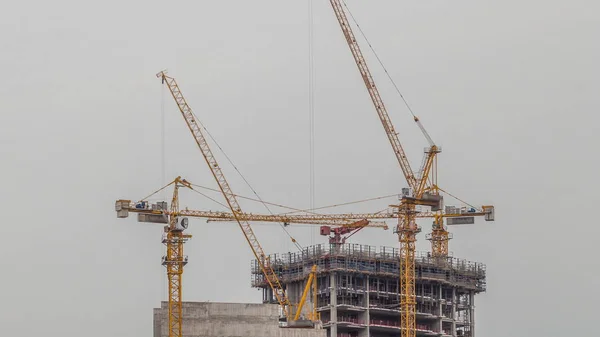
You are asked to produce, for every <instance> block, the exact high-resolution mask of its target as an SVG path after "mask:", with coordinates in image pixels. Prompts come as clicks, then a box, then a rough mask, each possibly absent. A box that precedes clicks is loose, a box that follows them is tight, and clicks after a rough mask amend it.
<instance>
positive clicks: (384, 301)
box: [251, 244, 486, 337]
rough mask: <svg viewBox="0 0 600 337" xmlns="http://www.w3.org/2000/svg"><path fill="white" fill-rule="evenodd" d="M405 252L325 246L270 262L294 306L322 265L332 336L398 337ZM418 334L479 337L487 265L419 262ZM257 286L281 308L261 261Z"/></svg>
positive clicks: (322, 302) (420, 256)
mask: <svg viewBox="0 0 600 337" xmlns="http://www.w3.org/2000/svg"><path fill="white" fill-rule="evenodd" d="M398 252H399V250H398V249H397V248H392V247H379V248H377V247H374V246H368V245H360V244H320V245H315V246H310V247H306V248H304V249H303V250H302V251H300V252H293V253H292V252H290V253H284V254H273V255H270V256H269V261H270V263H271V265H272V267H273V270H274V271H275V273H276V274H277V276H278V277H279V279H280V281H281V282H282V284H283V285H284V287H285V288H286V292H287V294H288V296H289V297H290V300H292V303H294V302H295V301H296V302H297V299H298V298H299V296H301V291H302V288H303V284H304V282H305V281H306V279H307V278H308V275H309V274H310V271H311V268H312V266H313V265H315V264H316V265H317V267H318V268H317V284H318V291H317V298H316V299H313V298H310V301H311V303H313V301H316V303H317V307H318V310H319V311H320V313H321V319H322V321H323V326H324V327H325V328H327V329H329V336H330V337H334V336H335V337H361V336H371V337H388V336H397V334H398V332H399V329H400V321H399V317H400V315H399V314H400V308H399V304H400V295H399V294H398V289H399V285H398V281H399V255H398ZM415 277H416V287H415V291H416V297H417V306H416V309H417V314H416V318H417V335H420V336H440V335H442V336H464V337H474V336H475V331H474V319H473V318H474V296H475V295H476V294H478V293H481V292H484V291H485V289H486V283H485V280H486V270H485V265H484V264H482V263H477V262H472V261H467V260H463V259H458V258H454V257H443V258H440V257H432V256H431V255H430V254H429V253H417V254H416V255H415ZM251 278H252V279H251V284H252V287H255V288H260V289H262V290H263V302H264V303H276V300H275V298H274V296H273V294H272V292H271V289H270V287H269V285H268V283H267V282H266V281H265V279H264V275H263V273H262V272H261V269H260V266H259V265H258V263H257V261H256V260H253V261H252V266H251Z"/></svg>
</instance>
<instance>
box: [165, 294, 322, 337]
mask: <svg viewBox="0 0 600 337" xmlns="http://www.w3.org/2000/svg"><path fill="white" fill-rule="evenodd" d="M278 308H279V306H278V305H276V304H258V303H213V302H184V303H183V323H182V325H183V326H182V330H183V337H242V336H243V337H326V336H327V332H326V330H324V329H292V328H280V327H279V323H278V319H279V309H278ZM168 320H169V315H168V306H167V302H162V303H161V307H160V308H156V309H154V337H168V336H169V331H168V330H169V328H168V326H169V321H168Z"/></svg>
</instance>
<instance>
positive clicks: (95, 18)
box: [0, 0, 600, 337]
mask: <svg viewBox="0 0 600 337" xmlns="http://www.w3.org/2000/svg"><path fill="white" fill-rule="evenodd" d="M313 1H314V22H315V32H314V46H315V50H314V56H315V81H316V82H315V141H316V153H315V174H316V194H315V196H316V200H315V203H316V205H317V206H319V205H329V204H335V203H341V202H346V201H351V200H358V199H364V198H369V197H375V196H381V195H388V194H393V193H398V192H399V191H400V188H401V187H403V186H404V179H403V177H402V175H401V171H400V169H399V167H398V165H397V162H396V160H395V158H394V156H393V153H392V151H391V148H390V145H389V144H388V141H387V139H386V137H385V134H384V132H383V129H382V128H381V125H380V122H379V120H378V118H377V116H376V113H375V111H374V110H373V107H372V104H371V102H370V100H369V97H368V95H367V92H366V91H365V89H364V85H363V83H362V81H361V79H360V76H359V74H358V71H357V69H356V66H355V65H354V62H353V60H352V57H351V55H350V53H349V50H348V47H347V46H346V45H345V41H344V39H343V36H342V34H341V31H340V29H339V27H338V26H337V22H336V21H335V18H334V16H333V13H332V10H331V8H330V7H329V2H328V1H325V0H321V1H318V0H313ZM348 4H349V6H350V8H351V9H352V10H353V13H354V15H355V16H356V17H357V19H358V21H359V23H360V24H361V26H362V28H363V29H364V31H365V33H366V34H367V36H368V37H369V39H370V41H371V42H372V44H373V46H374V47H375V48H376V50H377V52H378V53H379V55H380V57H381V58H382V59H383V61H384V63H385V64H386V66H387V68H388V70H389V72H390V73H391V75H392V76H393V78H394V79H395V81H396V82H397V84H398V85H399V87H400V88H401V90H402V91H403V93H404V95H405V97H406V98H407V100H408V101H409V102H410V103H411V104H412V106H413V108H414V110H415V111H416V112H417V114H418V115H419V116H421V119H422V121H423V123H424V124H425V126H426V127H427V129H428V130H429V133H430V134H431V136H432V137H433V138H434V139H435V140H436V142H437V143H439V144H440V145H442V147H443V153H442V154H441V155H440V184H441V185H442V187H444V188H445V189H446V190H448V191H450V192H452V193H454V194H456V195H458V196H460V197H462V198H464V199H466V200H468V201H469V202H473V203H476V204H486V203H493V204H494V205H496V209H497V221H496V222H495V223H489V222H483V221H478V222H477V224H476V225H474V226H466V227H460V228H452V232H453V233H454V237H455V238H454V240H452V241H451V242H450V250H451V251H452V252H453V253H454V255H455V256H457V257H461V258H468V259H471V260H476V261H480V262H483V263H486V264H487V266H488V291H487V293H485V294H483V295H480V296H478V297H477V314H476V316H477V321H476V324H477V331H478V335H479V336H485V337H500V336H507V335H519V336H565V335H583V334H589V331H590V328H592V329H593V324H592V323H593V322H594V320H595V319H596V316H597V313H598V309H597V302H598V300H600V291H599V290H598V287H597V281H596V280H597V278H598V275H599V271H598V270H599V262H598V260H597V258H596V256H597V252H596V249H595V248H596V246H597V242H596V240H595V239H596V238H597V237H598V234H600V229H598V228H599V227H598V226H597V224H596V223H595V221H594V220H593V210H594V209H595V207H596V206H597V200H598V197H597V187H598V183H597V181H596V178H595V176H596V175H597V172H598V161H597V158H596V157H597V156H596V155H595V153H596V151H597V149H598V145H599V144H600V142H599V136H598V132H597V130H598V127H597V125H598V124H597V123H598V120H599V118H598V110H599V107H600V99H599V97H600V96H599V95H598V92H599V91H600V82H599V80H598V78H599V75H600V72H599V70H598V69H599V68H598V65H597V61H598V59H600V47H599V45H598V38H599V33H600V22H599V20H598V10H599V9H600V5H599V4H598V3H597V2H596V1H585V0H576V1H557V0H546V1H541V0H526V1H523V0H521V1H516V0H505V1H496V2H491V1H484V2H481V1H400V2H398V1H376V2H364V1H356V0H348ZM2 7H3V8H2V10H1V11H0V41H2V48H1V51H0V63H1V64H2V78H3V80H2V81H1V82H0V111H1V114H2V123H0V139H1V141H0V154H1V155H2V176H1V177H0V183H1V186H2V190H3V193H2V194H1V195H0V198H1V199H0V204H1V205H3V206H2V208H1V209H2V213H3V218H4V221H3V223H4V226H3V235H2V237H3V244H2V245H0V253H1V255H2V256H3V257H4V258H3V259H1V260H0V270H2V274H1V275H2V280H1V281H0V285H1V286H0V302H1V303H2V305H1V306H0V335H2V336H14V337H29V336H38V335H45V336H61V337H75V336H82V335H85V336H88V337H104V336H113V337H134V336H135V337H138V336H139V337H141V336H149V335H150V334H151V331H152V308H153V307H156V306H158V305H159V303H160V301H161V300H165V299H166V286H167V283H166V280H165V278H166V276H165V272H164V268H163V267H162V266H161V265H160V258H161V256H162V254H163V249H164V247H163V246H162V244H161V243H160V237H161V227H160V226H159V225H156V226H153V225H147V224H139V223H137V222H135V220H134V219H133V218H132V219H126V220H122V219H117V218H116V215H115V213H114V201H115V200H116V199H118V198H130V199H137V198H141V197H143V196H145V195H147V194H149V193H150V192H151V191H153V190H155V189H157V188H158V187H160V186H161V185H162V184H163V183H164V178H163V173H162V169H161V167H162V163H163V158H162V156H161V144H162V140H161V126H162V112H163V110H162V109H161V105H162V104H163V103H164V106H165V108H164V113H165V115H166V118H165V121H166V122H165V130H166V136H165V148H166V152H167V153H166V158H165V160H166V166H165V167H166V171H165V176H166V177H167V180H168V179H173V178H174V177H175V176H177V175H182V176H183V177H185V178H187V179H188V180H190V181H192V182H194V183H197V184H200V185H205V186H210V187H215V186H216V185H215V183H214V181H213V179H212V177H211V176H210V175H209V171H208V170H207V168H206V165H205V163H204V162H203V159H202V157H201V155H200V152H199V150H198V149H197V148H196V147H195V144H194V142H193V140H192V138H191V136H190V135H189V132H188V131H187V130H186V128H185V124H184V122H183V120H182V118H181V117H180V115H179V114H178V112H177V110H176V108H175V105H174V103H173V102H172V100H170V99H169V97H168V96H166V95H165V96H164V101H163V99H162V97H163V96H162V95H163V94H164V93H165V92H164V88H163V87H162V86H161V84H160V81H159V80H158V79H156V78H155V77H154V74H155V73H156V72H158V71H160V70H162V69H165V68H168V69H169V72H170V74H171V75H172V76H174V77H176V78H177V79H178V81H179V83H180V85H181V88H182V90H183V92H184V94H185V95H186V97H187V98H188V101H189V102H190V104H191V105H192V107H193V108H194V110H195V112H196V114H197V115H198V116H199V117H200V118H201V120H202V121H203V123H204V124H205V125H206V126H207V127H208V129H209V130H210V132H211V133H212V134H213V135H214V136H215V138H216V139H217V140H218V142H219V144H220V145H221V146H222V147H223V148H224V149H225V152H226V153H227V154H228V155H229V156H230V157H231V158H232V159H233V160H234V162H235V163H236V165H237V167H238V168H239V169H240V170H241V172H242V173H243V174H244V176H245V177H246V178H247V179H248V180H249V181H250V182H251V183H252V185H253V186H254V187H255V189H256V190H257V191H258V192H259V194H260V195H261V197H262V198H263V199H265V200H269V201H274V202H278V203H281V204H285V205H291V206H296V207H300V208H304V207H308V205H309V187H308V182H309V166H308V162H309V152H308V149H309V147H308V144H309V143H308V140H309V132H308V130H309V123H308V121H309V118H308V84H307V83H308V82H307V79H308V75H307V69H308V2H307V0H303V1H281V0H279V1H275V0H255V1H239V0H236V1H176V2H168V1H148V0H146V1H114V0H107V1H103V2H81V1H68V0H56V1H28V2H11V3H10V4H9V3H6V2H5V3H4V5H3V6H2ZM363 46H364V44H363ZM366 51H367V50H365V52H366ZM367 54H368V57H369V61H370V62H371V65H372V68H373V72H374V74H375V78H376V81H377V82H378V83H379V84H380V86H381V92H382V95H383V96H384V99H385V101H386V103H387V105H388V109H389V111H390V114H391V117H392V120H393V122H394V124H395V125H396V127H397V129H398V131H399V132H400V138H401V140H402V142H403V144H404V146H405V148H406V149H407V152H408V155H409V157H410V158H411V159H412V161H411V162H412V163H413V166H417V165H418V164H419V160H420V158H421V151H422V148H423V147H424V146H425V145H426V143H425V141H424V139H423V137H422V136H421V135H420V132H419V130H418V129H417V127H416V126H415V125H414V123H413V122H412V121H411V119H410V115H409V113H408V112H407V111H406V109H405V108H404V107H403V105H402V102H401V100H400V99H399V97H398V95H397V94H395V92H394V90H393V88H392V86H391V85H390V83H389V81H387V80H386V78H385V76H384V73H383V72H382V70H381V68H380V67H378V66H376V64H375V63H374V62H373V61H374V60H373V57H372V55H371V54H370V53H367ZM219 159H220V161H221V163H222V165H223V166H224V167H225V168H226V171H225V173H226V174H228V177H229V179H230V183H231V185H232V188H233V189H234V191H235V192H237V193H239V194H244V195H250V194H251V191H250V190H249V189H248V188H247V187H246V186H245V184H244V183H243V181H242V180H241V179H240V178H239V176H237V175H236V173H235V172H234V171H233V170H231V166H230V165H228V164H227V163H226V161H225V160H224V158H223V156H222V155H221V156H219ZM182 197H183V201H182V205H183V206H189V207H190V208H196V209H220V208H219V206H218V205H216V204H214V203H211V202H210V201H208V200H206V199H199V198H196V197H195V196H194V195H191V194H190V193H187V194H185V195H183V196H182ZM391 202H393V199H392V200H382V201H379V202H375V203H370V204H368V205H359V206H356V207H353V208H345V209H338V211H346V210H354V211H367V210H378V209H381V208H384V207H385V206H387V205H388V204H389V203H391ZM242 206H244V207H245V209H247V210H248V211H254V212H260V211H264V209H263V208H262V207H261V206H260V205H256V204H252V203H246V202H245V203H243V204H242ZM422 225H423V228H424V230H423V232H424V233H423V234H421V235H420V236H419V240H420V241H419V243H418V248H419V249H420V250H425V249H428V247H429V246H428V242H427V241H425V240H424V238H425V233H426V232H428V231H429V225H428V224H427V223H423V224H422ZM316 230H317V229H316V228H314V229H310V228H306V227H296V228H292V229H291V231H292V233H293V234H294V235H295V236H296V238H297V239H298V241H299V242H300V244H302V245H305V246H306V245H310V244H312V243H317V242H324V239H323V238H321V237H318V236H317V235H315V234H314V233H315V232H316ZM190 232H191V233H192V234H193V235H194V238H193V239H192V241H190V242H189V243H188V244H187V245H186V250H187V253H188V254H189V256H190V264H189V265H188V267H187V269H186V273H185V279H184V287H185V288H184V298H185V300H190V301H204V300H210V301H234V302H259V301H260V300H261V296H260V293H259V292H258V291H257V290H255V289H251V288H250V286H249V285H250V276H249V266H250V260H251V257H252V256H251V252H250V249H249V248H248V246H247V244H246V243H245V242H244V239H243V236H242V234H241V233H240V232H239V230H238V229H237V228H236V227H235V226H233V224H206V223H205V222H204V221H201V220H194V221H192V225H191V230H190ZM256 232H257V235H258V237H259V239H260V240H261V243H263V245H264V248H265V250H266V251H267V252H285V251H288V250H292V249H294V248H293V245H292V244H291V243H289V240H286V236H285V234H284V233H283V232H282V230H281V229H280V228H279V227H277V226H273V225H271V226H267V225H260V226H257V227H256ZM351 242H357V243H363V244H370V245H377V246H379V245H387V246H396V244H397V243H396V238H395V237H394V235H392V232H391V231H388V232H384V231H380V230H376V229H371V230H365V231H363V232H361V233H359V234H357V235H355V236H353V237H352V240H351Z"/></svg>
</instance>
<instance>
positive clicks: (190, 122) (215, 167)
mask: <svg viewBox="0 0 600 337" xmlns="http://www.w3.org/2000/svg"><path fill="white" fill-rule="evenodd" d="M156 76H157V77H158V78H160V79H161V80H162V83H163V84H166V85H167V87H168V88H169V91H170V92H171V95H172V96H173V99H174V100H175V102H176V103H177V106H178V108H179V110H180V111H181V114H182V115H183V118H184V119H185V122H186V124H187V126H188V128H189V129H190V131H191V133H192V135H193V136H194V139H195V141H196V144H197V145H198V147H199V148H200V151H201V152H202V155H203V156H204V159H205V160H206V163H207V164H208V166H209V168H210V170H211V172H212V174H213V176H214V178H215V180H216V181H217V184H218V185H219V189H220V190H221V192H222V193H223V196H224V197H225V199H226V201H227V205H228V206H229V208H230V209H231V212H232V213H233V216H234V217H235V220H236V222H237V223H238V225H239V226H240V229H241V230H242V232H243V234H244V237H245V238H246V240H247V241H248V244H249V245H250V248H251V249H252V253H254V256H255V257H256V260H257V261H259V264H260V268H261V270H262V272H263V274H264V275H265V278H266V281H267V282H268V283H269V285H270V287H271V289H272V290H273V294H274V296H275V297H276V299H277V301H278V302H279V304H280V305H281V308H282V310H283V313H284V315H285V316H286V317H287V318H289V317H290V315H291V313H290V306H291V303H290V301H289V299H288V298H287V296H286V293H285V290H284V289H283V286H282V285H281V283H280V282H279V277H278V276H277V275H276V274H275V271H274V270H273V268H272V267H271V265H270V263H269V261H268V259H267V255H266V254H265V253H264V251H263V249H262V247H261V245H260V243H259V242H258V239H257V238H256V235H255V234H254V231H253V230H252V227H251V226H250V224H249V223H248V222H247V221H245V220H242V219H240V217H239V216H238V214H239V213H241V212H242V209H241V207H240V205H239V203H238V201H237V198H236V196H235V194H233V192H232V191H231V187H229V183H228V182H227V180H226V179H225V175H224V174H223V172H222V171H221V167H220V166H219V164H218V163H217V160H216V158H215V156H214V155H213V153H212V151H211V150H210V147H209V145H208V142H207V141H206V138H205V137H204V134H203V133H202V130H201V128H200V125H199V123H198V122H196V118H195V117H194V114H193V112H192V109H191V108H190V106H189V105H188V103H187V102H186V100H185V98H184V96H183V94H182V92H181V89H180V88H179V86H178V85H177V82H176V81H175V79H174V78H173V77H169V76H167V75H166V73H165V72H164V71H161V72H159V73H158V74H157V75H156Z"/></svg>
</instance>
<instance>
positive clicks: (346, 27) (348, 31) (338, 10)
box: [330, 0, 418, 191]
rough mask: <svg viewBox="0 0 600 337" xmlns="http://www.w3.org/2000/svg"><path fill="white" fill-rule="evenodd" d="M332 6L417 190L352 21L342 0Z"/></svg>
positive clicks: (406, 176)
mask: <svg viewBox="0 0 600 337" xmlns="http://www.w3.org/2000/svg"><path fill="white" fill-rule="evenodd" d="M330 2H331V6H332V7H333V11H334V12H335V16H336V18H337V20H338V22H339V24H340V27H341V28H342V32H343V33H344V37H345V38H346V42H348V46H349V47H350V51H351V52H352V56H353V57H354V61H355V62H356V65H357V66H358V70H359V71H360V74H361V76H362V79H363V81H364V82H365V86H366V87H367V90H368V91H369V95H370V96H371V100H372V101H373V105H374V106H375V110H377V114H378V115H379V119H380V120H381V123H382V124H383V128H384V130H385V133H386V135H387V137H388V139H389V141H390V144H391V145H392V148H393V150H394V154H395V155H396V158H397V159H398V163H399V164H400V168H401V169H402V172H403V173H404V177H405V178H406V181H407V183H408V186H410V187H411V188H412V189H413V190H415V191H416V190H417V188H418V184H417V179H416V178H415V175H414V172H413V171H412V169H411V168H410V164H409V162H408V159H407V158H406V153H405V152H404V149H403V148H402V144H401V143H400V140H399V139H398V133H397V132H396V130H395V128H394V125H393V124H392V122H391V119H390V116H389V114H388V112H387V109H386V108H385V104H383V100H382V98H381V95H380V94H379V90H378V89H377V86H376V85H375V81H374V80H373V76H372V75H371V71H370V70H369V67H368V66H367V62H366V61H365V58H364V56H363V54H362V51H361V50H360V46H359V45H358V41H356V37H355V36H354V33H353V32H352V28H351V27H350V23H349V22H348V17H347V16H346V13H345V12H344V8H343V7H342V4H341V1H340V0H330Z"/></svg>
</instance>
